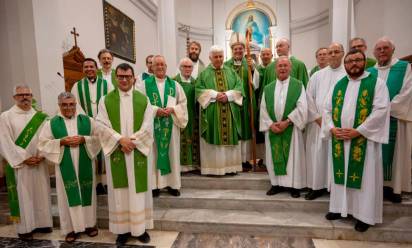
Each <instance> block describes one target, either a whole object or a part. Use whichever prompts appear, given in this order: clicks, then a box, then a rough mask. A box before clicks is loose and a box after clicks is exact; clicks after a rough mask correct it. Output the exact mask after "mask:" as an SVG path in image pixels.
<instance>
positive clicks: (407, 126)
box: [368, 37, 412, 203]
mask: <svg viewBox="0 0 412 248" xmlns="http://www.w3.org/2000/svg"><path fill="white" fill-rule="evenodd" d="M394 51H395V45H394V44H393V42H392V41H391V40H390V39H389V38H387V37H383V38H380V39H379V40H378V41H377V42H376V44H375V48H374V52H373V54H374V56H375V57H376V59H377V60H378V63H377V64H376V65H375V67H371V68H369V69H368V70H369V71H370V72H371V73H372V74H375V75H377V76H378V77H379V78H380V79H382V80H383V81H384V82H386V86H387V87H388V90H389V97H390V101H391V103H390V104H391V118H390V127H389V144H384V145H382V158H383V169H384V170H383V173H384V196H385V198H388V200H391V201H392V202H395V203H398V202H401V201H402V198H401V193H402V192H411V190H412V189H411V149H412V72H411V65H410V64H408V62H406V61H402V60H399V59H397V58H395V57H393V54H394Z"/></svg>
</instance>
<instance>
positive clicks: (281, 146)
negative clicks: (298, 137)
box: [264, 77, 302, 176]
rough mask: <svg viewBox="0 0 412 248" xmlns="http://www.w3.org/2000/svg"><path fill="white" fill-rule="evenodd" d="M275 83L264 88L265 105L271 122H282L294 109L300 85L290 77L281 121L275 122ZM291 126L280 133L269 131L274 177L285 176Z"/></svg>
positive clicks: (291, 131)
mask: <svg viewBox="0 0 412 248" xmlns="http://www.w3.org/2000/svg"><path fill="white" fill-rule="evenodd" d="M276 82H277V81H274V82H272V83H270V84H269V85H266V86H265V90H264V94H265V103H266V109H267V112H268V114H269V117H270V119H271V120H272V121H273V122H278V121H284V120H286V119H287V118H288V115H289V114H290V113H291V112H292V111H293V110H294V109H295V108H296V103H297V102H298V100H299V97H300V94H301V93H302V83H301V82H300V81H299V80H297V79H295V78H292V77H290V79H289V86H288V93H287V95H286V103H285V109H284V111H283V116H282V120H277V119H276V115H275V89H276ZM292 133H293V125H289V126H288V127H287V128H286V129H285V130H284V131H283V132H282V133H280V134H275V133H274V132H272V130H270V129H269V140H270V148H271V152H272V161H273V169H274V172H275V175H276V176H283V175H286V171H287V168H286V166H287V164H288V161H289V151H290V144H291V141H292Z"/></svg>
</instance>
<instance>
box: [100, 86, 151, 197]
mask: <svg viewBox="0 0 412 248" xmlns="http://www.w3.org/2000/svg"><path fill="white" fill-rule="evenodd" d="M132 99H133V100H132V102H133V113H130V114H133V132H137V131H139V129H140V127H141V126H142V123H143V118H144V113H145V111H146V107H147V103H148V102H147V98H146V96H145V95H143V94H142V93H140V92H139V91H136V90H133V91H132ZM104 104H105V107H106V110H107V115H108V116H109V120H110V124H111V125H112V128H113V130H115V131H116V132H117V133H119V134H121V133H122V132H121V119H120V111H121V109H120V93H119V89H115V90H113V91H111V92H110V93H109V94H107V96H106V97H105V98H104ZM133 154H134V157H133V166H134V180H135V190H136V193H140V192H146V191H147V189H148V187H147V157H146V156H145V155H144V154H143V153H141V152H140V151H139V150H138V149H134V150H133ZM110 169H111V173H112V181H113V188H115V189H118V188H127V187H128V186H129V182H128V177H127V168H126V158H125V154H124V153H123V152H122V150H121V147H120V145H119V146H118V147H117V148H116V150H115V151H114V152H113V153H112V155H110Z"/></svg>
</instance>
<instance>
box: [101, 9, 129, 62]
mask: <svg viewBox="0 0 412 248" xmlns="http://www.w3.org/2000/svg"><path fill="white" fill-rule="evenodd" d="M103 16H104V35H105V44H106V49H109V50H110V51H112V52H113V54H114V55H115V56H116V57H119V58H121V59H124V60H127V61H129V62H132V63H135V62H136V47H135V29H134V28H135V26H134V21H133V20H132V19H131V18H129V17H128V16H126V15H125V14H123V13H122V12H121V11H120V10H118V9H117V8H115V7H113V6H112V5H110V4H109V3H108V2H106V1H103Z"/></svg>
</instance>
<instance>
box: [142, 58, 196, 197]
mask: <svg viewBox="0 0 412 248" xmlns="http://www.w3.org/2000/svg"><path fill="white" fill-rule="evenodd" d="M152 61H153V62H152V63H153V64H152V69H153V73H154V75H153V76H151V77H149V78H147V79H146V80H145V81H144V82H142V83H140V84H139V85H138V86H137V89H139V90H140V91H141V92H143V94H146V96H147V97H148V98H149V100H150V103H151V104H152V107H153V111H154V113H155V114H154V116H153V135H154V140H155V142H154V144H153V160H152V162H153V163H154V164H153V171H152V174H153V175H152V177H153V180H154V182H153V185H152V189H153V196H154V197H158V196H159V194H160V190H161V189H163V188H166V189H167V191H168V193H169V194H170V195H173V196H180V191H179V190H180V188H181V179H180V171H181V168H180V129H181V128H185V127H186V125H187V122H188V120H189V115H188V113H187V98H186V95H185V91H184V90H183V88H182V86H181V85H180V84H179V83H177V82H176V81H174V80H173V79H171V78H169V77H168V76H166V69H167V65H166V60H165V58H164V57H163V56H160V55H156V56H154V57H153V60H152Z"/></svg>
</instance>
